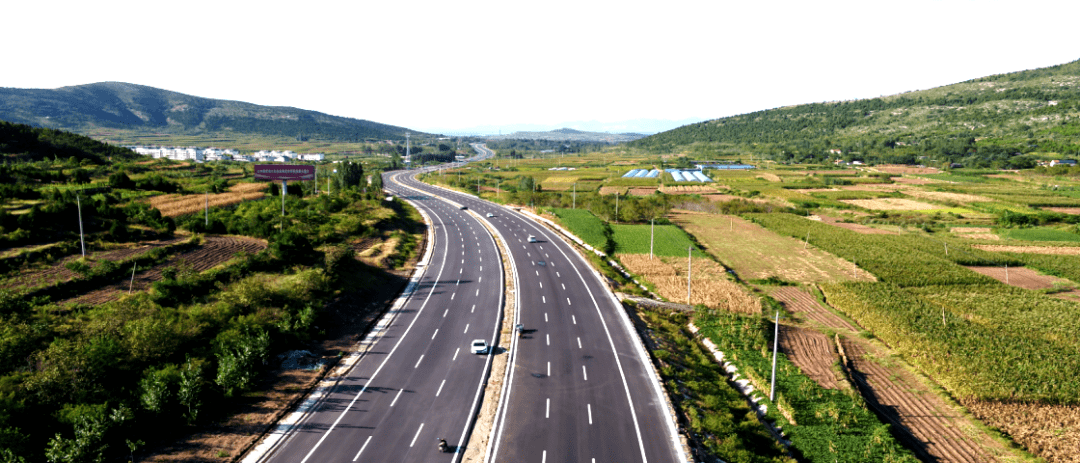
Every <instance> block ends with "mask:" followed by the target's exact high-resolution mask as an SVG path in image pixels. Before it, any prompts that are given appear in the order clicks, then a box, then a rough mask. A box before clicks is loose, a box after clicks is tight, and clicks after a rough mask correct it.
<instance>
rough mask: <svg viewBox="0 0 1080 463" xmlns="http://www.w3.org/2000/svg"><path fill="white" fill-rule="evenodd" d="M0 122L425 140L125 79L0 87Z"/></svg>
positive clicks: (382, 127)
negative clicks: (49, 87) (46, 86)
mask: <svg viewBox="0 0 1080 463" xmlns="http://www.w3.org/2000/svg"><path fill="white" fill-rule="evenodd" d="M0 120H5V121H9V122H17V123H22V124H28V125H31V126H36V127H48V128H54V129H63V130H70V131H73V132H76V133H84V134H85V133H88V132H90V131H93V130H94V129H96V128H109V129H117V130H131V131H146V132H156V133H162V132H164V133H175V134H204V133H213V132H230V131H231V132H235V133H245V134H254V135H265V136H274V137H296V138H297V139H317V140H330V141H362V140H404V139H405V133H406V132H409V133H411V134H413V135H414V136H415V135H420V136H423V135H427V134H424V133H422V132H418V131H415V130H410V129H406V128H404V127H396V126H392V125H387V124H380V123H377V122H371V121H366V120H362V119H352V118H347V117H337V116H330V115H327V114H323V113H320V112H315V111H307V110H303V109H297V108H289V107H280V106H260V105H256V104H251V103H244V102H240V101H228V100H215V99H210V98H201V97H197V96H191V95H185V94H182V93H177V92H171V91H168V90H161V89H158V88H154V87H147V86H143V85H135V84H128V83H123V82H101V83H96V84H88V85H77V86H73V87H61V88H57V89H52V90H46V89H19V88H0Z"/></svg>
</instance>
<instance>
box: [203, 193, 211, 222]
mask: <svg viewBox="0 0 1080 463" xmlns="http://www.w3.org/2000/svg"><path fill="white" fill-rule="evenodd" d="M203 213H204V214H203V215H204V216H205V219H206V222H205V225H206V228H207V229H209V228H210V193H209V192H207V193H206V203H205V204H204V205H203Z"/></svg>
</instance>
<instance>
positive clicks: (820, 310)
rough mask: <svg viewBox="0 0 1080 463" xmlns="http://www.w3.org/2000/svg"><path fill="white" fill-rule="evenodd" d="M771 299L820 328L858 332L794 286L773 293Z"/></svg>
mask: <svg viewBox="0 0 1080 463" xmlns="http://www.w3.org/2000/svg"><path fill="white" fill-rule="evenodd" d="M772 297H773V298H774V299H776V300H777V301H780V303H781V304H783V305H784V308H785V309H787V310H788V311H790V312H792V313H796V314H799V315H802V316H804V317H806V319H808V320H812V321H814V322H816V323H818V324H819V325H821V326H822V327H825V328H828V329H831V330H848V331H851V332H858V331H860V330H859V329H858V328H856V327H855V326H854V325H852V324H851V323H848V322H847V321H846V320H844V319H843V318H841V317H839V316H838V315H836V314H834V313H832V312H830V311H829V310H828V309H826V308H824V307H822V306H821V304H820V303H818V301H817V299H815V298H814V296H811V295H810V293H808V292H806V290H805V289H802V288H797V287H794V286H784V287H781V288H777V289H776V290H775V291H773V293H772Z"/></svg>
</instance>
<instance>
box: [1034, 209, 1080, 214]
mask: <svg viewBox="0 0 1080 463" xmlns="http://www.w3.org/2000/svg"><path fill="white" fill-rule="evenodd" d="M1042 209H1043V210H1047V211H1054V212H1060V213H1062V214H1072V215H1078V214H1080V207H1044V208H1042Z"/></svg>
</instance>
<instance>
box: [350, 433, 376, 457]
mask: <svg viewBox="0 0 1080 463" xmlns="http://www.w3.org/2000/svg"><path fill="white" fill-rule="evenodd" d="M368 442H371V436H367V440H365V441H364V445H361V446H360V451H359V452H356V456H355V457H353V459H352V461H356V459H357V458H360V454H361V453H364V449H366V448H367V445H368Z"/></svg>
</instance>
